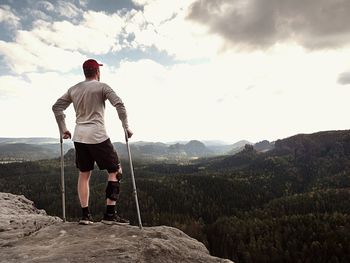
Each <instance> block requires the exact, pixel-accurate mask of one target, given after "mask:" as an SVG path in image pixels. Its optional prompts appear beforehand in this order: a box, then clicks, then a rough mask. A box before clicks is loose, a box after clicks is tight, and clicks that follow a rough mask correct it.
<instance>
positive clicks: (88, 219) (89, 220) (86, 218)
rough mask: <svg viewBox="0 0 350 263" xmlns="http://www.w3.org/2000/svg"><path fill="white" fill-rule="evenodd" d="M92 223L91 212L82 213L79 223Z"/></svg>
mask: <svg viewBox="0 0 350 263" xmlns="http://www.w3.org/2000/svg"><path fill="white" fill-rule="evenodd" d="M93 223H94V222H93V221H92V216H91V214H88V215H83V216H82V217H81V219H80V220H79V225H91V224H93Z"/></svg>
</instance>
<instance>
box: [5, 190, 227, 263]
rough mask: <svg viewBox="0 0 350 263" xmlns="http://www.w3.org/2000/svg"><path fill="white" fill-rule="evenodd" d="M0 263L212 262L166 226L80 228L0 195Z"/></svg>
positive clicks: (198, 245) (25, 202)
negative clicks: (141, 228)
mask: <svg viewBox="0 0 350 263" xmlns="http://www.w3.org/2000/svg"><path fill="white" fill-rule="evenodd" d="M0 254H1V257H0V262H103V263H108V262H120V263H123V262H125V263H126V262H140V263H142V262H152V263H158V262H159V263H161V262H162V263H163V262H181V263H182V262H185V263H186V262H191V263H195V262H217V263H219V262H220V263H221V262H222V263H224V262H225V263H226V262H227V263H228V262H231V261H229V260H225V259H220V258H216V257H212V256H210V255H209V253H208V250H207V249H206V248H205V246H204V245H203V244H202V243H200V242H198V241H197V240H195V239H192V238H190V237H189V236H187V235H186V234H185V233H183V232H182V231H180V230H178V229H176V228H171V227H166V226H158V227H145V228H143V230H140V229H139V228H138V227H136V226H119V225H114V226H109V225H104V224H102V223H95V224H93V225H89V226H81V225H78V224H77V223H72V222H65V223H63V222H62V220H60V219H59V218H57V217H50V216H47V215H46V213H45V211H43V210H38V209H36V208H35V207H34V206H33V203H32V202H31V201H29V200H27V199H26V198H25V197H23V196H16V195H12V194H4V193H0Z"/></svg>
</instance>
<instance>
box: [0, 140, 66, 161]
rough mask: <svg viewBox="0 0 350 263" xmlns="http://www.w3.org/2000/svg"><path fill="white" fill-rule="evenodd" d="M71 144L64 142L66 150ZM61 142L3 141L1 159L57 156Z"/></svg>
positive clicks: (20, 159)
mask: <svg viewBox="0 0 350 263" xmlns="http://www.w3.org/2000/svg"><path fill="white" fill-rule="evenodd" d="M70 148H71V145H69V144H64V145H63V150H64V152H66V151H68V149H70ZM60 151H61V148H60V144H59V143H56V144H26V143H7V144H5V143H3V144H0V161H1V162H6V161H14V160H18V161H35V160H41V159H51V158H56V157H58V156H59V155H60Z"/></svg>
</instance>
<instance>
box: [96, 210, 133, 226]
mask: <svg viewBox="0 0 350 263" xmlns="http://www.w3.org/2000/svg"><path fill="white" fill-rule="evenodd" d="M101 222H102V223H104V224H107V225H129V224H130V222H129V220H127V219H125V218H122V217H120V216H118V215H117V213H114V214H104V216H103V219H102V221H101Z"/></svg>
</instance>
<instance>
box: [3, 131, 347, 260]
mask: <svg viewBox="0 0 350 263" xmlns="http://www.w3.org/2000/svg"><path fill="white" fill-rule="evenodd" d="M122 164H123V171H124V175H123V180H122V183H121V194H120V201H119V203H118V207H117V210H118V212H119V213H121V214H122V215H123V216H124V217H127V218H129V219H130V221H131V223H132V224H134V225H137V217H136V209H135V203H134V199H133V195H132V184H131V179H130V172H129V164H128V162H127V161H126V160H122ZM134 166H135V177H136V184H137V190H138V197H139V203H140V209H141V215H142V220H143V224H144V225H145V226H155V225H168V226H174V227H177V228H179V229H181V230H183V231H184V232H185V233H187V234H188V235H190V236H191V237H194V238H196V239H198V240H199V241H201V242H203V243H204V244H205V245H206V246H207V248H208V249H209V251H210V253H211V254H212V255H214V256H218V257H222V258H229V259H231V260H233V261H235V262H239V263H243V262H293V263H295V262H342V263H345V262H350V131H327V132H319V133H315V134H310V135H296V136H293V137H290V138H286V139H283V140H278V141H276V142H275V148H274V149H273V150H270V151H268V152H264V153H262V152H257V151H256V150H255V149H254V148H253V146H251V145H246V146H245V148H244V150H243V151H241V152H239V153H237V154H235V155H228V156H220V157H212V158H202V159H199V160H195V161H193V162H192V163H188V164H186V165H183V164H182V165H180V164H165V163H160V162H158V163H145V162H142V163H141V162H135V163H134ZM77 175H78V171H77V169H76V168H75V165H74V151H73V150H70V151H69V152H68V153H67V154H66V156H65V181H66V185H65V187H66V206H67V207H66V213H67V219H68V220H69V221H75V220H77V218H78V217H79V216H80V208H79V201H78V196H77V192H76V184H77ZM106 179H107V174H106V172H105V171H99V170H98V169H97V168H96V169H95V170H94V172H93V176H92V178H91V181H90V184H91V189H90V207H91V210H92V213H93V216H94V219H95V220H99V219H101V217H102V214H103V212H104V209H105V206H104V203H105V201H104V196H105V186H106ZM60 187H61V186H60V160H59V159H48V160H40V161H33V162H22V163H9V164H2V165H0V191H1V192H11V193H14V194H23V195H25V196H26V197H27V198H29V199H31V200H33V201H34V203H35V205H36V207H38V208H41V209H45V210H46V211H47V213H48V214H50V215H57V216H61V210H62V208H61V192H60Z"/></svg>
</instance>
